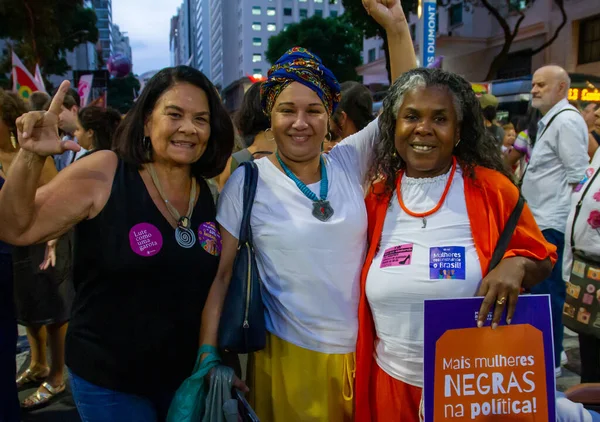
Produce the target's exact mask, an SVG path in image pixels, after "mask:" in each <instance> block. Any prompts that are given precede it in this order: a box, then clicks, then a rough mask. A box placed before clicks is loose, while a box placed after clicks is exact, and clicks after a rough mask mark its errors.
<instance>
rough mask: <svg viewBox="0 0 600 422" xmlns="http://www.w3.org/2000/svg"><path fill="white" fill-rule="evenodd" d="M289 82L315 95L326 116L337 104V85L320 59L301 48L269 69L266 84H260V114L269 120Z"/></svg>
mask: <svg viewBox="0 0 600 422" xmlns="http://www.w3.org/2000/svg"><path fill="white" fill-rule="evenodd" d="M292 82H299V83H301V84H302V85H305V86H307V87H309V88H310V89H312V90H313V91H315V92H316V93H317V95H318V96H319V98H321V101H323V105H325V108H326V109H327V112H328V113H329V115H331V114H333V112H334V111H335V109H336V107H337V105H338V103H339V102H340V98H341V95H340V84H339V83H338V81H337V79H336V78H335V76H334V75H333V73H332V72H331V70H329V69H327V68H326V67H325V66H324V65H323V62H322V61H321V59H320V58H319V57H318V56H316V55H314V54H312V53H311V52H310V51H308V50H307V49H305V48H302V47H294V48H292V49H290V50H288V51H287V52H286V53H285V54H284V55H283V56H281V57H280V58H279V60H277V62H276V63H275V64H274V65H273V67H271V69H269V73H268V74H267V80H266V81H265V82H264V83H263V84H262V88H261V90H260V98H261V101H262V107H263V111H264V112H265V113H266V114H267V115H268V116H270V115H271V110H272V109H273V106H274V105H275V100H276V99H277V97H278V96H279V94H281V92H282V91H283V90H284V89H285V88H287V86H288V85H289V84H291V83H292Z"/></svg>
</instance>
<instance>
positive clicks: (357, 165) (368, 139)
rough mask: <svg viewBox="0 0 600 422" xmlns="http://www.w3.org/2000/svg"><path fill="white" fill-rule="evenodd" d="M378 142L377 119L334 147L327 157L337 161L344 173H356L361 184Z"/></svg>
mask: <svg viewBox="0 0 600 422" xmlns="http://www.w3.org/2000/svg"><path fill="white" fill-rule="evenodd" d="M378 141H379V118H377V119H375V120H373V121H372V122H371V123H369V124H368V125H367V126H366V127H365V128H364V129H362V130H361V131H360V132H357V133H355V134H354V135H351V136H348V137H347V138H346V139H344V140H343V141H342V142H340V143H339V144H338V145H336V146H335V147H334V148H333V149H332V150H331V152H330V153H329V156H330V157H331V158H332V159H334V160H337V161H339V162H340V163H341V165H342V166H343V167H344V169H345V170H346V171H352V172H356V174H357V175H358V176H359V180H360V181H361V182H363V181H364V180H365V178H366V175H367V171H368V170H369V164H370V163H371V158H372V156H373V148H374V146H375V143H376V142H378Z"/></svg>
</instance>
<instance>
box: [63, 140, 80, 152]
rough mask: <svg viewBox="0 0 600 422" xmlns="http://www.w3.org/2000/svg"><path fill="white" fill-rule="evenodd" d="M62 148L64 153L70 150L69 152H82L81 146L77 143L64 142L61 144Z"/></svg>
mask: <svg viewBox="0 0 600 422" xmlns="http://www.w3.org/2000/svg"><path fill="white" fill-rule="evenodd" d="M60 148H61V149H62V150H63V151H67V150H69V151H74V152H79V151H80V150H81V145H79V144H78V143H77V142H75V141H62V142H61V143H60Z"/></svg>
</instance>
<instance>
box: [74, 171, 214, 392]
mask: <svg viewBox="0 0 600 422" xmlns="http://www.w3.org/2000/svg"><path fill="white" fill-rule="evenodd" d="M198 183H199V186H200V195H199V197H198V201H197V203H196V206H195V208H194V212H193V214H192V219H191V221H192V229H193V231H194V235H195V236H196V243H195V245H194V246H192V247H191V248H189V249H186V248H183V247H181V246H179V245H178V244H177V242H176V241H175V230H174V229H173V227H171V225H170V224H169V223H168V221H167V220H166V219H165V218H164V216H163V215H162V214H161V213H160V211H159V210H158V208H157V207H156V205H155V204H154V202H153V201H152V198H151V197H150V195H149V193H148V191H147V190H146V187H145V185H144V182H143V180H142V178H141V176H140V174H139V173H138V170H137V169H136V168H135V167H134V166H132V165H129V164H126V163H125V162H123V161H121V160H119V164H118V166H117V171H116V174H115V178H114V182H113V186H112V191H111V194H110V198H109V200H108V202H107V203H106V206H105V207H104V209H103V210H102V211H101V212H100V214H98V216H96V217H95V218H93V219H91V220H85V221H83V222H81V223H79V224H78V225H77V226H76V227H75V244H74V263H73V271H74V274H73V275H74V277H73V280H74V283H75V289H76V296H75V302H74V304H73V315H72V318H71V322H70V325H69V329H68V333H67V340H66V362H67V366H68V367H69V368H70V370H71V371H73V373H75V374H76V375H78V376H79V377H81V378H83V379H85V380H87V381H89V382H91V383H92V384H96V385H98V386H100V387H105V388H109V389H112V390H117V391H122V392H126V393H133V394H147V393H151V392H153V393H154V392H159V391H164V392H168V391H174V390H175V389H177V387H179V385H180V384H181V382H182V381H183V380H184V379H185V378H186V377H188V376H189V375H190V374H191V372H192V370H193V367H194V363H195V359H196V353H197V351H198V342H199V330H200V318H201V314H202V309H203V307H204V303H205V301H206V297H207V296H208V291H209V289H210V286H211V284H212V281H213V279H214V277H215V275H216V272H217V266H218V263H219V255H220V249H221V238H220V235H219V233H218V229H217V225H216V220H215V206H214V203H213V199H212V196H211V193H210V189H209V188H208V185H207V184H206V182H205V181H204V180H198Z"/></svg>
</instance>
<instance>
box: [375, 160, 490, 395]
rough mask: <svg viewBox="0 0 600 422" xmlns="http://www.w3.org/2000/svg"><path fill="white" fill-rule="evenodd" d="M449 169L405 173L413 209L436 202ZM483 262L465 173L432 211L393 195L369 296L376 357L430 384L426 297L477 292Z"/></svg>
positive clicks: (404, 377) (394, 371) (389, 368)
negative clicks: (425, 351)
mask: <svg viewBox="0 0 600 422" xmlns="http://www.w3.org/2000/svg"><path fill="white" fill-rule="evenodd" d="M448 178H449V173H448V174H445V175H442V176H438V177H434V178H421V179H414V178H409V177H406V176H403V178H402V189H401V191H402V198H403V201H404V204H405V206H406V207H407V208H408V209H409V210H411V211H413V212H425V211H428V210H430V209H432V208H434V207H435V206H436V204H437V203H438V201H439V200H440V198H441V197H442V193H443V191H444V188H445V187H446V183H447V181H448ZM480 283H481V265H480V263H479V257H478V256H477V251H476V249H475V243H474V241H473V235H472V233H471V225H470V222H469V217H468V215H467V204H466V200H465V191H464V180H463V175H462V171H461V169H460V167H459V168H457V169H456V174H455V175H454V180H453V181H452V185H451V187H450V190H449V192H448V196H447V197H446V200H445V201H444V204H443V205H442V207H441V208H440V209H439V210H438V211H437V212H436V213H434V214H433V215H431V216H429V217H427V225H426V227H425V228H423V222H422V219H421V218H415V217H411V216H410V215H408V214H406V213H405V212H404V211H403V210H402V208H400V205H399V203H398V197H397V194H396V193H394V195H393V196H392V203H391V207H390V209H389V210H388V213H387V215H386V218H385V222H384V225H383V232H382V235H381V244H380V247H379V250H378V252H377V254H376V256H375V258H374V259H373V263H372V264H371V268H370V270H369V274H368V276H367V284H366V294H367V299H368V300H369V305H370V306H371V310H372V313H373V318H374V320H375V329H376V331H377V340H376V344H375V359H376V361H377V364H378V365H379V366H380V367H381V369H383V370H384V371H385V372H386V373H387V374H389V375H390V376H392V377H394V378H396V379H399V380H401V381H403V382H406V383H408V384H411V385H414V386H418V387H423V304H424V299H431V298H454V297H472V296H475V295H476V294H477V290H478V288H479V284H480Z"/></svg>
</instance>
